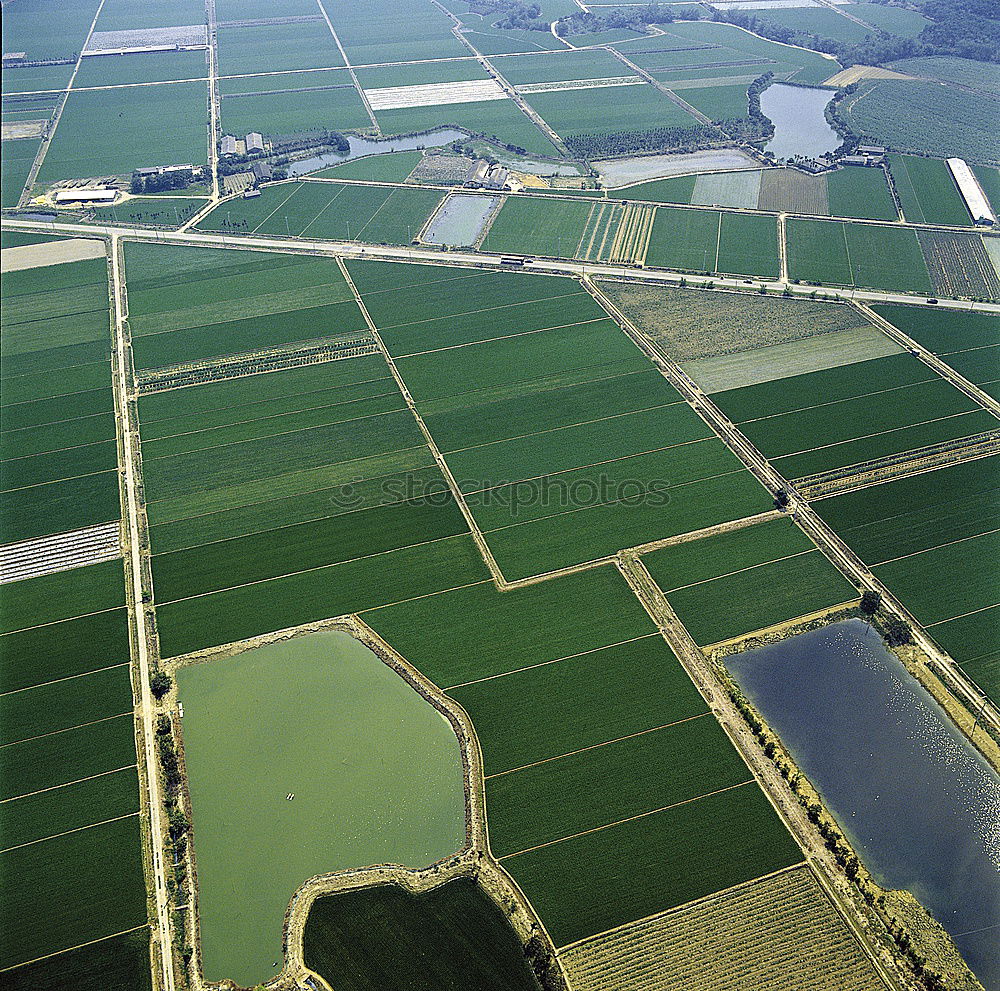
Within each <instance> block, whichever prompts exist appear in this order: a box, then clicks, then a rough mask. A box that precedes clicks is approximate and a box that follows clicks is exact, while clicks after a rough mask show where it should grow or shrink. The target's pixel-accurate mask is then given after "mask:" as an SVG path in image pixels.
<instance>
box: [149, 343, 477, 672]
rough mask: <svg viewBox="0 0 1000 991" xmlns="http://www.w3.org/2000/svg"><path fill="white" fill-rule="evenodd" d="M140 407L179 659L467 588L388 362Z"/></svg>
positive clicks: (454, 518)
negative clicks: (226, 615) (220, 617)
mask: <svg viewBox="0 0 1000 991" xmlns="http://www.w3.org/2000/svg"><path fill="white" fill-rule="evenodd" d="M139 415H140V420H141V424H142V432H143V472H144V481H145V486H146V498H147V502H148V509H147V512H148V517H149V520H150V525H151V534H150V539H151V543H152V548H153V564H152V568H153V584H154V589H155V594H156V598H157V602H158V603H159V609H158V616H159V630H160V637H161V649H162V650H163V652H164V653H165V654H175V653H184V652H186V651H187V650H190V649H194V648H195V647H197V646H209V645H215V644H218V643H223V642H227V641H228V640H233V639H242V638H243V637H245V636H248V635H252V634H253V633H261V632H266V631H269V630H273V629H277V628H279V627H283V626H286V625H291V624H292V623H299V622H305V621H307V620H315V619H321V618H325V617H328V616H334V615H339V614H341V613H343V612H347V611H353V610H354V609H357V608H359V607H363V606H370V605H375V604H378V603H380V602H383V601H394V599H395V598H403V597H406V595H407V593H406V591H405V589H407V588H409V589H410V590H411V593H410V594H419V589H420V587H421V585H422V583H427V584H428V585H429V588H430V590H432V591H438V590H439V589H440V588H442V587H449V586H448V585H447V581H448V579H449V577H450V575H451V574H454V576H455V579H454V580H455V583H456V584H464V583H465V581H467V580H468V578H467V577H465V576H466V575H468V569H469V568H470V567H473V566H474V564H475V563H476V559H475V557H474V556H473V554H471V553H467V548H466V544H465V541H466V539H467V529H466V527H465V523H464V521H463V519H462V515H461V513H460V511H459V510H458V508H457V506H456V505H455V502H454V500H453V498H452V497H451V495H450V493H449V492H448V489H447V486H446V485H445V484H444V481H443V479H442V478H441V476H440V473H439V472H438V471H437V470H436V469H435V468H434V460H433V457H432V455H431V453H430V451H429V450H428V449H427V447H426V446H425V445H424V443H423V437H422V435H421V433H420V430H419V429H418V427H417V424H416V422H415V421H414V420H413V417H412V416H411V414H410V413H409V411H408V410H407V409H406V404H405V402H404V400H403V397H402V395H400V393H399V391H398V389H397V388H396V386H395V383H394V382H393V380H392V378H391V376H390V374H389V370H388V368H387V367H386V365H385V362H384V361H383V360H382V358H381V357H378V356H374V355H373V356H362V357H358V358H351V359H347V360H342V361H333V362H327V363H323V364H318V365H311V366H307V367H304V368H296V369H290V370H287V371H279V372H269V373H266V374H262V375H256V376H250V377H248V378H242V379H237V380H234V381H230V382H224V383H218V384H212V385H200V386H193V387H188V388H185V389H180V390H176V391H172V392H166V393H161V394H158V395H151V396H147V397H144V398H143V399H142V400H141V401H140V409H139ZM413 569H417V574H416V575H414V573H413ZM463 569H464V572H463ZM383 571H384V572H391V573H392V578H390V577H389V576H388V575H386V576H385V577H383ZM341 576H343V577H342V578H341ZM474 576H475V579H478V578H479V577H480V573H479V571H478V570H476V571H474ZM278 589H286V590H287V591H286V592H280V591H278ZM276 595H277V598H275V596H276ZM286 595H287V596H289V597H290V599H291V600H294V603H295V604H294V606H293V607H292V608H289V607H288V600H286V599H285V596H286ZM236 600H239V601H240V602H241V603H244V605H241V606H239V607H234V608H233V609H232V615H231V618H230V620H229V622H228V623H226V622H222V623H219V622H217V620H216V616H215V612H216V610H217V609H226V608H227V607H226V606H225V605H224V603H228V602H233V601H236ZM250 603H255V605H250ZM317 610H320V611H318V612H317ZM300 616H301V617H302V618H299V617H300ZM174 617H177V618H176V619H174ZM223 638H225V639H223Z"/></svg>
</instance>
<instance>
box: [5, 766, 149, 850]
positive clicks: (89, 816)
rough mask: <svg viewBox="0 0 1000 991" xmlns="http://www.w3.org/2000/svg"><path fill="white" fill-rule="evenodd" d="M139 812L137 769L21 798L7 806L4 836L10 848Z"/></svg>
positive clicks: (6, 845) (104, 775) (7, 846)
mask: <svg viewBox="0 0 1000 991" xmlns="http://www.w3.org/2000/svg"><path fill="white" fill-rule="evenodd" d="M138 811H139V782H138V779H137V778H136V772H135V768H126V769H124V770H121V771H115V772H114V773H113V774H102V775H101V776H100V777H97V778H90V779H88V780H87V781H81V782H79V784H75V785H68V786H67V787H65V788H57V789H56V790H55V791H43V792H39V793H38V794H37V795H30V796H27V797H25V798H18V799H15V800H14V801H12V802H7V803H5V804H4V806H3V839H2V842H0V847H2V848H3V849H8V848H10V847H13V846H21V845H22V844H24V843H35V842H37V841H38V840H43V839H46V838H47V837H50V836H58V835H59V834H60V833H67V832H70V831H71V830H74V829H85V828H86V827H88V826H93V825H95V824H96V823H99V822H107V821H108V820H109V819H118V818H120V817H121V816H127V815H131V814H132V813H137V812H138Z"/></svg>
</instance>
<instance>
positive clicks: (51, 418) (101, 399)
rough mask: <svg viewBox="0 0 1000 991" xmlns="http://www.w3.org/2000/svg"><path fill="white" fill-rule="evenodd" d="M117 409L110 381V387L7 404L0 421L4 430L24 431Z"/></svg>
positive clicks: (0, 414)
mask: <svg viewBox="0 0 1000 991" xmlns="http://www.w3.org/2000/svg"><path fill="white" fill-rule="evenodd" d="M113 410H114V394H113V393H112V391H111V388H110V382H109V383H108V387H107V388H103V389H93V390H91V391H89V392H77V393H72V394H70V395H63V396H53V397H50V398H48V399H36V400H33V401H31V402H25V403H13V404H11V405H8V406H4V407H3V411H2V413H0V424H2V429H3V430H4V431H8V430H21V429H24V428H27V427H39V426H44V425H45V424H49V423H60V422H62V421H65V420H73V419H76V418H77V417H87V416H92V415H94V414H96V413H108V412H111V411H113Z"/></svg>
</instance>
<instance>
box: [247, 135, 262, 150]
mask: <svg viewBox="0 0 1000 991" xmlns="http://www.w3.org/2000/svg"><path fill="white" fill-rule="evenodd" d="M246 147H247V154H248V155H263V154H264V136H263V135H262V134H258V133H257V132H256V131H251V132H250V133H249V134H248V135H247V136H246Z"/></svg>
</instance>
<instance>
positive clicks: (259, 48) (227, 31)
mask: <svg viewBox="0 0 1000 991" xmlns="http://www.w3.org/2000/svg"><path fill="white" fill-rule="evenodd" d="M317 13H318V11H317ZM218 46H219V73H220V75H223V76H232V75H237V74H239V75H244V74H248V73H255V72H278V71H281V70H283V69H324V68H332V67H335V66H340V65H343V64H344V60H343V58H342V57H341V55H340V50H339V49H338V48H337V43H336V41H335V40H334V38H333V35H332V34H331V33H330V29H329V28H328V27H327V26H326V23H325V22H324V21H322V20H320V19H317V20H314V21H313V20H310V21H305V22H293V23H290V24H266V25H254V26H252V27H227V26H226V25H225V24H223V25H222V26H221V27H220V28H219V41H218ZM305 85H308V83H306V84H305Z"/></svg>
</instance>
